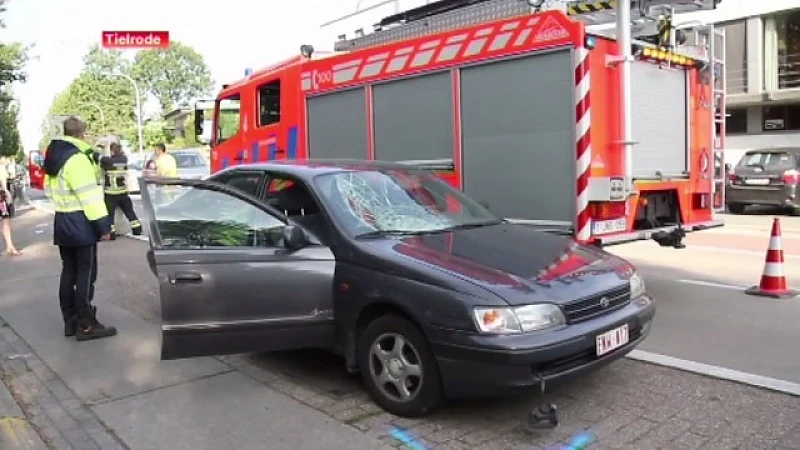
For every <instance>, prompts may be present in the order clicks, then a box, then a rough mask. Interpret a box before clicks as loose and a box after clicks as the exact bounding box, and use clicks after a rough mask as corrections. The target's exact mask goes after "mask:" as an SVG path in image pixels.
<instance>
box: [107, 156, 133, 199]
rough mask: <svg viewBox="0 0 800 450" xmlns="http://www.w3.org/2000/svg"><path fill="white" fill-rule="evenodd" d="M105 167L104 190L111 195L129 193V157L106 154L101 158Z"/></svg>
mask: <svg viewBox="0 0 800 450" xmlns="http://www.w3.org/2000/svg"><path fill="white" fill-rule="evenodd" d="M100 167H101V168H102V169H103V191H104V192H105V193H106V194H109V195H119V194H127V193H128V157H127V156H125V155H111V156H105V157H103V158H102V159H101V160H100Z"/></svg>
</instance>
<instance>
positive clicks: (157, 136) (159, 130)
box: [143, 120, 172, 148]
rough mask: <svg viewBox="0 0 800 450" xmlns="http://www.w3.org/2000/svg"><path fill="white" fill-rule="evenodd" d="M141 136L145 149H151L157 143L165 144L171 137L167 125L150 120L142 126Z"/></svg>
mask: <svg viewBox="0 0 800 450" xmlns="http://www.w3.org/2000/svg"><path fill="white" fill-rule="evenodd" d="M143 135H144V136H143V137H144V145H145V147H146V148H151V147H153V146H154V145H156V144H157V143H159V142H161V143H165V144H166V143H168V142H169V141H170V139H171V137H172V133H171V132H170V130H169V129H168V128H167V123H166V122H164V121H157V120H152V121H150V122H147V123H146V124H145V125H144V131H143Z"/></svg>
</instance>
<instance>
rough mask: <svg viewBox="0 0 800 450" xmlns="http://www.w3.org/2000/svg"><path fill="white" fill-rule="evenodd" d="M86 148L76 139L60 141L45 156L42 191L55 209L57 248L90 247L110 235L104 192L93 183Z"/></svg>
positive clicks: (55, 142)
mask: <svg viewBox="0 0 800 450" xmlns="http://www.w3.org/2000/svg"><path fill="white" fill-rule="evenodd" d="M70 144H71V145H70ZM76 147H77V151H75V150H76ZM87 147H88V148H89V149H91V146H89V144H87V143H86V142H83V141H81V140H79V139H74V138H69V139H67V138H63V139H61V140H54V141H53V142H51V144H50V146H49V147H48V151H47V153H46V156H45V164H44V166H45V172H46V173H47V174H46V176H45V180H44V189H45V193H46V194H47V196H48V197H49V198H50V200H51V201H52V202H53V207H54V209H55V219H54V224H53V241H54V243H55V244H56V245H68V246H71V245H90V244H93V243H95V242H97V240H98V239H99V237H100V236H101V235H103V234H106V233H108V232H109V231H110V221H109V219H108V211H107V210H106V205H105V199H104V197H103V190H102V188H101V187H100V186H98V185H97V182H96V177H95V170H94V167H95V164H92V162H91V160H89V159H88V158H87V157H86V152H85V149H86V148H87ZM56 171H57V172H56Z"/></svg>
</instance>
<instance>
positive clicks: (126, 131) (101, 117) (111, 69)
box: [42, 45, 136, 145]
mask: <svg viewBox="0 0 800 450" xmlns="http://www.w3.org/2000/svg"><path fill="white" fill-rule="evenodd" d="M129 66H130V64H129V62H128V61H126V60H125V59H124V58H123V56H122V53H121V52H119V51H108V50H103V49H101V48H100V47H99V46H97V45H95V46H93V47H91V48H90V49H89V52H88V53H87V54H86V56H85V57H84V69H83V71H82V72H81V74H80V75H78V77H77V78H76V79H74V80H73V81H72V83H70V84H69V86H67V88H66V89H64V90H63V91H61V92H60V93H59V94H58V95H56V96H55V98H54V99H53V103H52V104H51V106H50V110H49V112H48V115H49V116H54V115H71V114H74V115H77V116H79V117H81V118H82V119H83V120H84V121H86V128H87V135H90V136H92V135H94V136H99V135H106V134H116V135H120V136H124V137H126V138H135V136H136V127H135V123H136V114H135V113H136V111H135V108H136V98H135V94H134V89H133V86H132V85H131V83H130V82H129V81H128V80H126V79H124V78H121V77H114V76H109V74H111V73H115V72H120V73H127V71H128V70H129ZM48 129H49V128H48V126H47V123H46V122H45V124H44V125H43V137H42V144H45V145H46V143H47V141H48V140H49V138H50V137H49V136H48Z"/></svg>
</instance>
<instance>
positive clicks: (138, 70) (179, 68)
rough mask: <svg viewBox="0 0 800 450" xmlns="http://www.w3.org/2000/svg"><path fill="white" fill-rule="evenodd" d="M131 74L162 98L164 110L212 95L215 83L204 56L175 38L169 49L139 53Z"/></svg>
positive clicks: (150, 91) (159, 100)
mask: <svg viewBox="0 0 800 450" xmlns="http://www.w3.org/2000/svg"><path fill="white" fill-rule="evenodd" d="M131 74H132V75H133V77H134V78H135V79H136V80H138V81H139V82H140V83H141V85H142V86H144V89H145V90H146V91H147V92H148V93H150V94H151V95H153V96H154V97H155V98H156V99H158V102H159V104H160V105H161V109H162V111H164V112H168V111H170V110H171V109H174V108H175V107H177V106H179V105H180V104H181V103H184V102H188V101H190V100H193V99H196V98H199V97H202V96H206V95H209V94H210V93H211V89H212V88H213V86H214V82H213V80H212V79H211V72H209V70H208V68H207V67H206V64H205V61H203V56H202V55H201V54H199V53H197V51H195V50H194V49H193V48H192V47H190V46H188V45H185V44H182V43H180V42H178V41H171V42H170V46H169V48H167V49H148V50H142V51H140V52H139V53H137V54H136V57H135V58H134V61H133V67H132V68H131Z"/></svg>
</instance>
